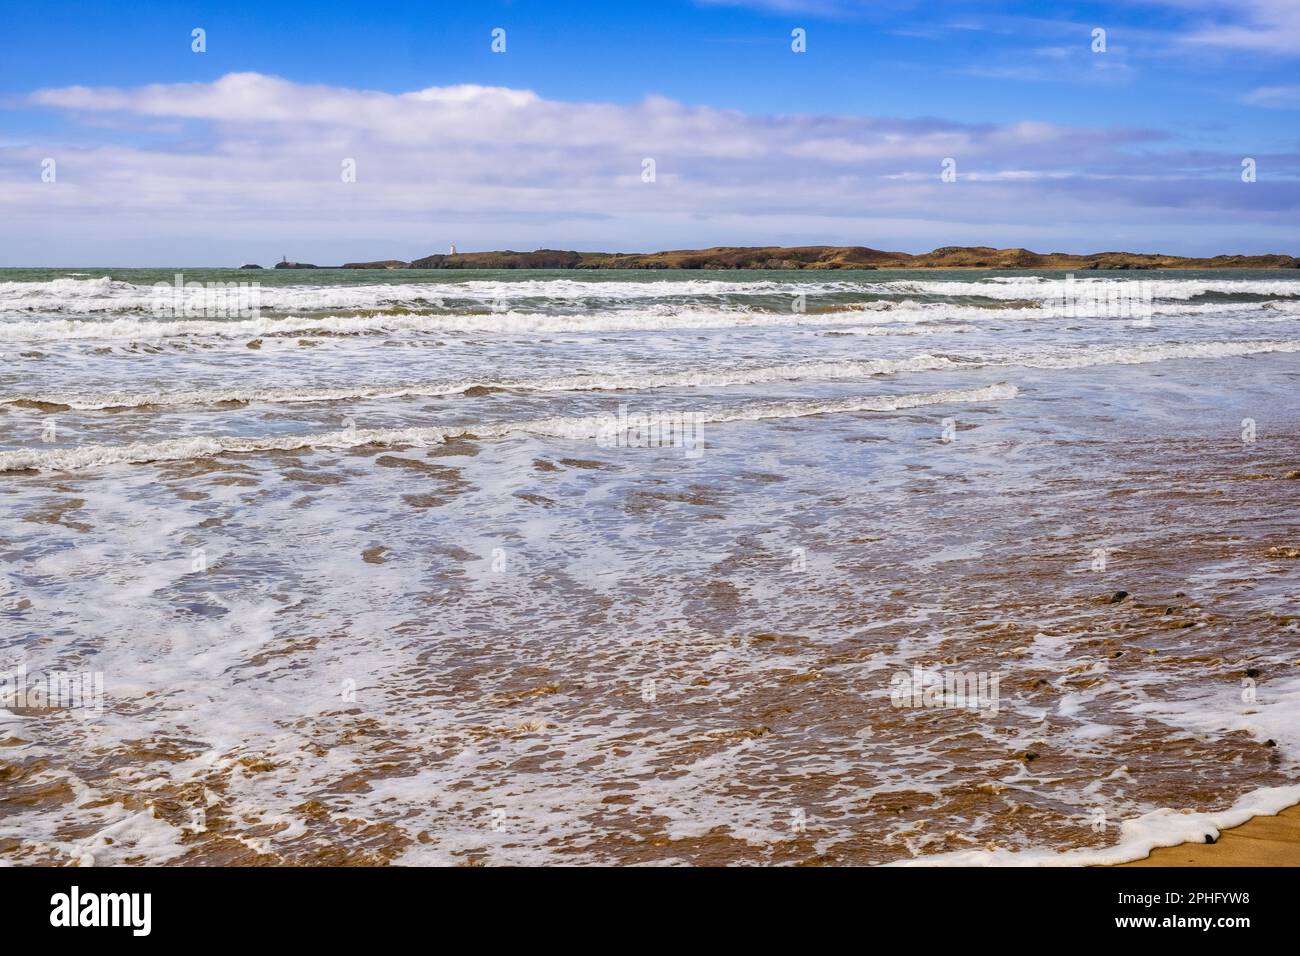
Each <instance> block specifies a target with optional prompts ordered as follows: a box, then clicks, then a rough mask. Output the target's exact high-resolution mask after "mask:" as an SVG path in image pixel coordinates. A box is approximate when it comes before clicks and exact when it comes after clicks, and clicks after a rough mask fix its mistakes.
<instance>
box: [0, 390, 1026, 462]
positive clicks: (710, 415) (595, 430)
mask: <svg viewBox="0 0 1300 956" xmlns="http://www.w3.org/2000/svg"><path fill="white" fill-rule="evenodd" d="M1017 394H1018V390H1017V389H1016V387H1015V386H1014V385H1009V384H1007V383H1005V382H1001V383H998V384H997V385H989V386H986V387H983V388H972V389H948V390H943V391H937V392H923V393H913V394H905V395H875V396H859V397H853V398H840V399H828V400H820V399H818V400H797V401H789V402H764V403H755V404H752V405H742V406H733V407H731V408H716V409H709V410H701V411H698V412H690V411H687V414H691V415H692V416H693V417H694V419H695V420H696V421H699V422H716V423H721V422H735V421H762V420H765V419H779V418H804V417H807V416H810V415H825V414H831V413H845V412H864V411H880V412H886V411H898V410H900V409H906V408H919V407H921V406H925V405H943V404H956V403H966V402H990V401H1006V400H1009V399H1013V398H1015V397H1016V395H1017ZM679 411H680V410H679ZM611 421H613V416H611V415H591V416H582V417H573V418H540V419H531V420H527V421H518V422H493V423H483V424H474V425H462V426H448V427H441V426H426V427H417V428H378V429H345V430H342V431H332V432H320V433H316V434H307V435H269V436H259V437H241V436H238V435H219V436H217V435H214V436H197V437H191V438H174V439H169V440H166V441H159V442H135V443H132V444H129V445H90V446H85V447H81V448H54V449H46V450H23V451H7V452H0V472H12V471H40V472H63V471H82V470H85V469H89V468H97V467H103V466H106V465H115V464H142V463H147V462H157V461H184V460H188V459H194V458H210V457H212V456H214V455H220V454H225V453H228V452H267V451H293V450H295V449H300V448H334V449H346V448H357V447H361V446H363V445H404V446H417V447H418V446H425V445H436V444H441V443H442V442H444V441H446V440H447V439H448V438H456V437H462V436H463V437H473V438H478V439H491V438H502V437H504V436H506V435H510V434H513V433H516V432H524V433H527V434H533V435H541V436H545V437H550V438H564V439H579V440H580V439H591V438H596V437H597V436H599V435H601V434H602V433H603V432H605V431H606V430H607V429H608V428H609V426H610V423H611Z"/></svg>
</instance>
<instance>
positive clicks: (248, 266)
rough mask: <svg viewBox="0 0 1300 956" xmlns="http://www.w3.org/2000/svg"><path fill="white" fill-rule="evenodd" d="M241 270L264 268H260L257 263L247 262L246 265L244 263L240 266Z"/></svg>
mask: <svg viewBox="0 0 1300 956" xmlns="http://www.w3.org/2000/svg"><path fill="white" fill-rule="evenodd" d="M239 268H241V269H260V268H262V267H261V266H259V265H258V264H257V263H256V262H245V263H244V264H243V265H242V266H240V267H239Z"/></svg>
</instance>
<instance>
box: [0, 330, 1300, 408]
mask: <svg viewBox="0 0 1300 956" xmlns="http://www.w3.org/2000/svg"><path fill="white" fill-rule="evenodd" d="M1297 351H1300V341H1252V342H1193V343H1187V344H1176V345H1137V346H1116V347H1107V348H1098V347H1094V346H1089V347H1084V348H1078V349H1056V350H1050V351H1044V352H1029V353H1022V354H1019V355H1014V354H1013V355H1010V356H1007V357H1006V358H1001V359H992V358H989V357H988V356H981V355H952V354H950V355H929V354H924V355H917V356H913V357H911V358H904V359H866V360H849V361H835V362H798V363H790V364H784V365H765V366H756V367H747V368H746V367H741V368H731V369H717V370H712V369H711V370H700V371H673V372H631V373H623V374H601V375H592V374H575V375H558V376H546V377H542V378H531V379H530V378H514V379H510V378H503V379H482V380H461V381H445V382H391V383H387V384H382V385H339V386H329V387H323V386H322V387H289V388H264V387H254V388H239V387H228V388H210V389H188V390H182V391H174V392H160V391H148V392H122V391H114V392H85V393H81V392H36V393H26V394H20V395H10V396H2V397H0V405H24V406H32V407H37V408H42V409H48V410H57V409H76V410H79V411H102V410H107V409H129V408H155V407H162V408H175V407H183V406H216V405H247V404H253V403H271V404H310V403H315V402H338V401H368V400H385V399H400V398H437V397H441V396H447V395H459V394H464V393H466V392H474V391H477V390H484V391H486V390H511V391H531V392H580V391H642V390H648V389H660V388H726V387H729V386H736V385H762V384H766V383H772V382H781V381H806V380H823V381H836V380H845V379H849V380H852V379H861V378H868V377H870V376H873V375H893V374H899V373H907V372H931V371H942V370H948V369H956V368H964V369H977V368H989V367H1021V368H1041V369H1053V368H1059V369H1073V368H1088V367H1091V366H1098V365H1141V364H1146V363H1150V362H1163V361H1168V360H1171V359H1189V358H1236V357H1241V356H1245V355H1255V354H1262V353H1268V352H1297Z"/></svg>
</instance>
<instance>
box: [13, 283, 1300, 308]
mask: <svg viewBox="0 0 1300 956" xmlns="http://www.w3.org/2000/svg"><path fill="white" fill-rule="evenodd" d="M181 275H182V276H184V273H182V274H181ZM222 280H228V281H229V282H230V283H251V284H252V285H254V286H256V296H257V298H256V301H257V303H258V304H259V306H260V308H261V309H263V310H265V311H268V312H274V313H277V314H292V313H303V312H307V313H312V312H324V313H329V312H337V311H349V310H352V311H361V310H366V309H384V308H399V307H409V306H416V307H420V308H424V309H439V310H443V311H456V310H457V309H458V308H459V309H460V310H461V311H463V310H464V308H465V307H467V306H473V305H477V306H479V307H481V308H483V309H488V308H490V307H491V306H493V305H494V304H499V303H506V304H511V303H514V304H519V303H521V302H531V301H533V300H537V301H538V303H539V304H554V303H556V302H568V303H570V304H573V305H575V306H579V307H583V308H589V307H592V306H609V305H617V304H620V303H624V304H630V305H635V304H638V303H644V302H645V301H646V300H662V301H675V300H682V299H697V300H698V299H705V300H709V299H713V300H718V299H721V300H724V301H725V300H727V299H730V298H731V297H754V296H760V297H771V298H776V299H780V298H784V299H792V298H793V297H795V296H798V295H803V296H805V297H808V298H815V297H818V296H837V297H842V296H851V295H861V296H864V297H873V296H890V297H899V296H904V297H906V296H909V295H920V296H923V297H938V298H940V299H951V298H953V297H967V298H971V297H974V298H982V299H989V300H994V301H995V302H996V301H999V300H1015V299H1025V300H1030V301H1034V302H1037V301H1039V300H1041V299H1042V298H1044V297H1047V296H1053V295H1059V294H1060V293H1061V290H1062V289H1063V288H1064V281H1063V277H1048V276H992V277H987V278H982V279H976V280H965V279H957V278H935V279H916V278H909V279H874V278H873V279H852V280H850V279H830V278H827V279H820V278H819V279H812V278H804V279H802V280H800V281H788V280H786V281H780V280H772V279H753V280H735V281H729V280H724V279H694V278H680V277H667V276H665V277H658V276H653V277H652V276H647V277H646V278H644V279H641V280H639V281H627V280H624V279H611V278H604V277H600V276H599V275H598V274H593V275H591V276H589V277H584V278H581V279H578V278H574V279H513V280H503V279H469V280H459V281H441V282H403V283H367V284H347V285H344V284H339V285H332V284H328V283H311V282H310V280H306V281H302V282H299V283H295V284H294V285H263V284H261V283H260V282H259V281H258V280H257V279H256V278H255V277H252V278H250V277H249V276H248V275H247V274H239V275H226V276H223V277H221V279H218V280H215V281H222ZM183 281H185V280H183ZM1071 281H1072V282H1073V287H1074V288H1075V289H1076V290H1083V291H1087V290H1091V289H1096V288H1097V287H1099V286H1101V287H1109V286H1116V285H1117V286H1125V285H1129V284H1132V283H1134V282H1138V283H1142V284H1143V285H1144V286H1145V287H1146V288H1147V289H1149V290H1150V291H1151V293H1152V295H1153V296H1154V298H1155V299H1156V300H1157V301H1186V300H1189V299H1198V298H1199V299H1202V300H1204V299H1206V297H1217V298H1224V297H1232V296H1240V297H1242V298H1243V300H1245V299H1250V300H1254V301H1267V300H1268V299H1270V298H1284V299H1286V298H1296V297H1298V296H1300V275H1297V276H1296V277H1295V278H1294V279H1292V278H1289V277H1288V278H1285V279H1231V278H1179V279H1168V278H1161V279H1150V278H1146V277H1144V276H1143V275H1141V274H1128V275H1125V276H1123V277H1118V276H1110V275H1088V274H1076V275H1074V276H1073V279H1072V280H1071ZM163 285H165V286H166V287H167V288H166V292H165V294H166V297H167V301H171V291H172V289H173V288H174V285H173V284H172V283H166V282H164V283H163ZM208 294H209V293H208V291H207V290H205V289H195V290H190V291H186V292H185V293H183V294H182V299H183V301H186V302H190V303H198V302H202V301H203V299H204V297H205V296H206V295H208ZM158 296H159V292H158V290H157V289H156V288H155V286H154V285H153V284H145V283H141V284H136V283H132V282H126V281H123V280H119V279H113V278H111V277H109V276H100V277H97V278H85V279H80V278H59V279H51V280H46V281H40V282H0V310H5V311H12V312H42V313H56V314H57V313H70V314H84V315H88V314H97V313H141V312H143V313H151V312H152V311H153V307H154V303H155V301H156V300H157V298H158ZM957 304H970V303H957ZM779 307H780V306H779V305H773V308H779Z"/></svg>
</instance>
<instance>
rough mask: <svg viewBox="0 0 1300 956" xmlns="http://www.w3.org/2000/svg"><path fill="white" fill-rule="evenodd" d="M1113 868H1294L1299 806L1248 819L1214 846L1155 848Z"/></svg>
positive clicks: (1298, 862)
mask: <svg viewBox="0 0 1300 956" xmlns="http://www.w3.org/2000/svg"><path fill="white" fill-rule="evenodd" d="M1111 865H1113V866H1116V867H1121V866H1135V867H1202V866H1230V867H1255V866H1296V867H1300V804H1292V805H1291V806H1289V807H1287V808H1285V809H1284V810H1281V811H1279V812H1278V813H1276V814H1271V815H1266V814H1261V815H1259V816H1255V817H1251V818H1250V819H1249V820H1247V821H1246V822H1245V823H1242V824H1239V825H1238V826H1235V827H1231V828H1229V829H1226V830H1223V831H1221V832H1220V833H1219V837H1218V839H1217V840H1215V842H1213V843H1193V842H1188V843H1180V844H1177V845H1176V846H1162V847H1156V848H1155V849H1154V850H1152V851H1151V852H1150V853H1149V854H1147V855H1146V856H1145V857H1143V858H1141V859H1139V860H1130V861H1128V862H1127V863H1115V864H1111Z"/></svg>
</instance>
